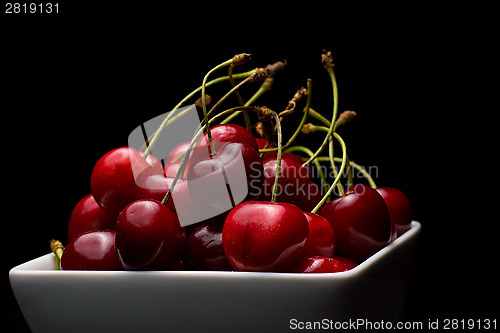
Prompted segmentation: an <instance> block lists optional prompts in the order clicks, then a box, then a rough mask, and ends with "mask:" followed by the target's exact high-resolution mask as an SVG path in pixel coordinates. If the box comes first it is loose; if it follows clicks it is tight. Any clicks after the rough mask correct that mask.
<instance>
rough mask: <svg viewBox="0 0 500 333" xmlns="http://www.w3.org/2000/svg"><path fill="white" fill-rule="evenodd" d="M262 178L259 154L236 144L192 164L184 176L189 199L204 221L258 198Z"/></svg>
mask: <svg viewBox="0 0 500 333" xmlns="http://www.w3.org/2000/svg"><path fill="white" fill-rule="evenodd" d="M197 149H201V148H197ZM263 178H264V175H263V168H262V162H261V160H260V158H259V153H258V152H257V151H256V150H255V149H253V148H252V147H251V146H249V145H246V144H242V143H237V142H231V143H226V144H224V145H223V146H222V147H221V148H220V149H219V150H218V151H217V155H215V156H213V157H209V158H207V159H203V160H199V161H196V162H193V163H192V164H191V166H190V168H189V171H188V176H187V180H188V189H189V195H190V197H191V199H192V201H193V203H194V204H195V205H196V206H197V207H200V209H202V210H203V211H204V212H205V218H204V219H208V218H210V217H213V216H216V215H219V214H222V213H225V212H227V211H229V210H231V209H232V208H233V207H234V206H236V205H237V204H238V203H240V202H242V201H244V200H249V199H253V198H257V197H258V196H259V195H260V193H261V187H262V182H263Z"/></svg>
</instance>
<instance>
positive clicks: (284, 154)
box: [262, 151, 312, 179]
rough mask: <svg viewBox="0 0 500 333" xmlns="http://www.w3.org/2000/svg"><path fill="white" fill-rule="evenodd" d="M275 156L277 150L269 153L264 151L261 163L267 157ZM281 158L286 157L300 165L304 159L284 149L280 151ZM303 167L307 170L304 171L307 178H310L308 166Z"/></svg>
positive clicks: (273, 157)
mask: <svg viewBox="0 0 500 333" xmlns="http://www.w3.org/2000/svg"><path fill="white" fill-rule="evenodd" d="M277 157H278V152H275V151H272V152H269V153H265V154H264V156H263V157H262V163H265V162H266V160H269V159H274V160H276V158H277ZM281 158H287V159H289V160H292V161H295V162H296V163H297V164H300V165H302V163H304V161H303V160H302V157H300V156H299V155H295V154H293V153H287V152H285V151H284V152H281ZM304 168H306V169H307V172H304V174H305V175H308V177H309V179H312V172H310V170H309V167H304Z"/></svg>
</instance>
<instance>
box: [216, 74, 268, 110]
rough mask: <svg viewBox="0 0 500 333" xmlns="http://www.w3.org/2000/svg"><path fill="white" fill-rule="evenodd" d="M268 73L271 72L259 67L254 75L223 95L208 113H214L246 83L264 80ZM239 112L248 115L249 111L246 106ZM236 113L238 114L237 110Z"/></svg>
mask: <svg viewBox="0 0 500 333" xmlns="http://www.w3.org/2000/svg"><path fill="white" fill-rule="evenodd" d="M268 73H269V72H268V71H267V70H266V69H264V68H258V69H257V70H256V71H255V72H254V73H253V74H252V75H250V76H249V77H247V78H246V79H244V80H243V81H241V82H240V83H239V84H237V85H236V86H234V87H233V88H232V89H231V90H229V91H228V92H227V93H226V94H225V95H224V96H222V98H221V99H220V100H219V101H217V103H215V105H214V106H213V107H212V108H211V109H210V111H209V112H208V113H207V115H210V114H212V113H214V112H215V110H217V108H218V107H219V106H220V105H221V104H222V102H224V101H225V100H226V99H227V98H228V97H229V96H231V95H232V94H233V93H235V92H237V91H238V89H239V88H241V87H242V86H243V85H244V84H246V83H248V82H255V81H259V80H262V79H264V78H265V77H266V76H267V75H268ZM242 106H246V105H242ZM238 112H244V113H246V114H247V115H248V113H247V112H246V109H244V108H243V109H241V110H240V111H238ZM234 114H236V112H235V113H234Z"/></svg>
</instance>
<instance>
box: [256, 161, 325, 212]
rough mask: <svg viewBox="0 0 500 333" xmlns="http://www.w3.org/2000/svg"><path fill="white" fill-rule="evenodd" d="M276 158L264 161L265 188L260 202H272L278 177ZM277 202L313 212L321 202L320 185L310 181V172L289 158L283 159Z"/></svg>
mask: <svg viewBox="0 0 500 333" xmlns="http://www.w3.org/2000/svg"><path fill="white" fill-rule="evenodd" d="M277 163H278V162H277V160H276V158H269V159H266V160H264V164H263V166H264V177H265V179H264V186H263V192H262V196H261V197H260V200H265V201H269V200H271V196H272V190H273V186H274V180H275V177H276V166H277ZM278 184H279V185H278V190H277V199H276V200H277V201H279V202H288V203H292V204H294V205H296V206H298V207H299V208H300V209H302V210H304V211H311V210H312V209H313V208H314V207H315V206H316V205H317V204H318V202H319V201H320V200H321V198H322V193H321V190H320V188H319V187H318V185H316V184H315V183H313V182H312V181H311V179H310V170H309V168H307V167H303V166H302V165H301V164H299V163H297V162H296V161H294V160H292V159H289V158H287V157H282V159H281V173H280V178H279V183H278Z"/></svg>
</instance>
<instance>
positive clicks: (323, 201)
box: [311, 132, 347, 213]
mask: <svg viewBox="0 0 500 333" xmlns="http://www.w3.org/2000/svg"><path fill="white" fill-rule="evenodd" d="M332 135H333V137H334V138H335V139H337V141H338V142H339V143H340V146H341V147H342V164H341V165H340V170H339V173H338V174H337V177H335V180H334V181H333V183H332V185H330V188H329V189H328V191H327V192H326V193H325V195H324V196H323V198H322V199H321V200H320V201H319V202H318V204H317V205H316V206H315V207H314V208H313V210H312V211H311V213H316V212H317V211H318V210H319V208H320V207H321V206H323V204H324V203H325V201H326V200H327V198H328V197H330V195H331V194H332V192H333V189H334V187H335V186H336V185H337V183H338V182H339V181H340V178H341V177H342V173H343V172H344V169H345V166H346V164H347V148H346V145H345V142H344V140H343V139H342V137H341V136H340V135H338V134H337V133H335V132H333V133H332Z"/></svg>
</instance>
